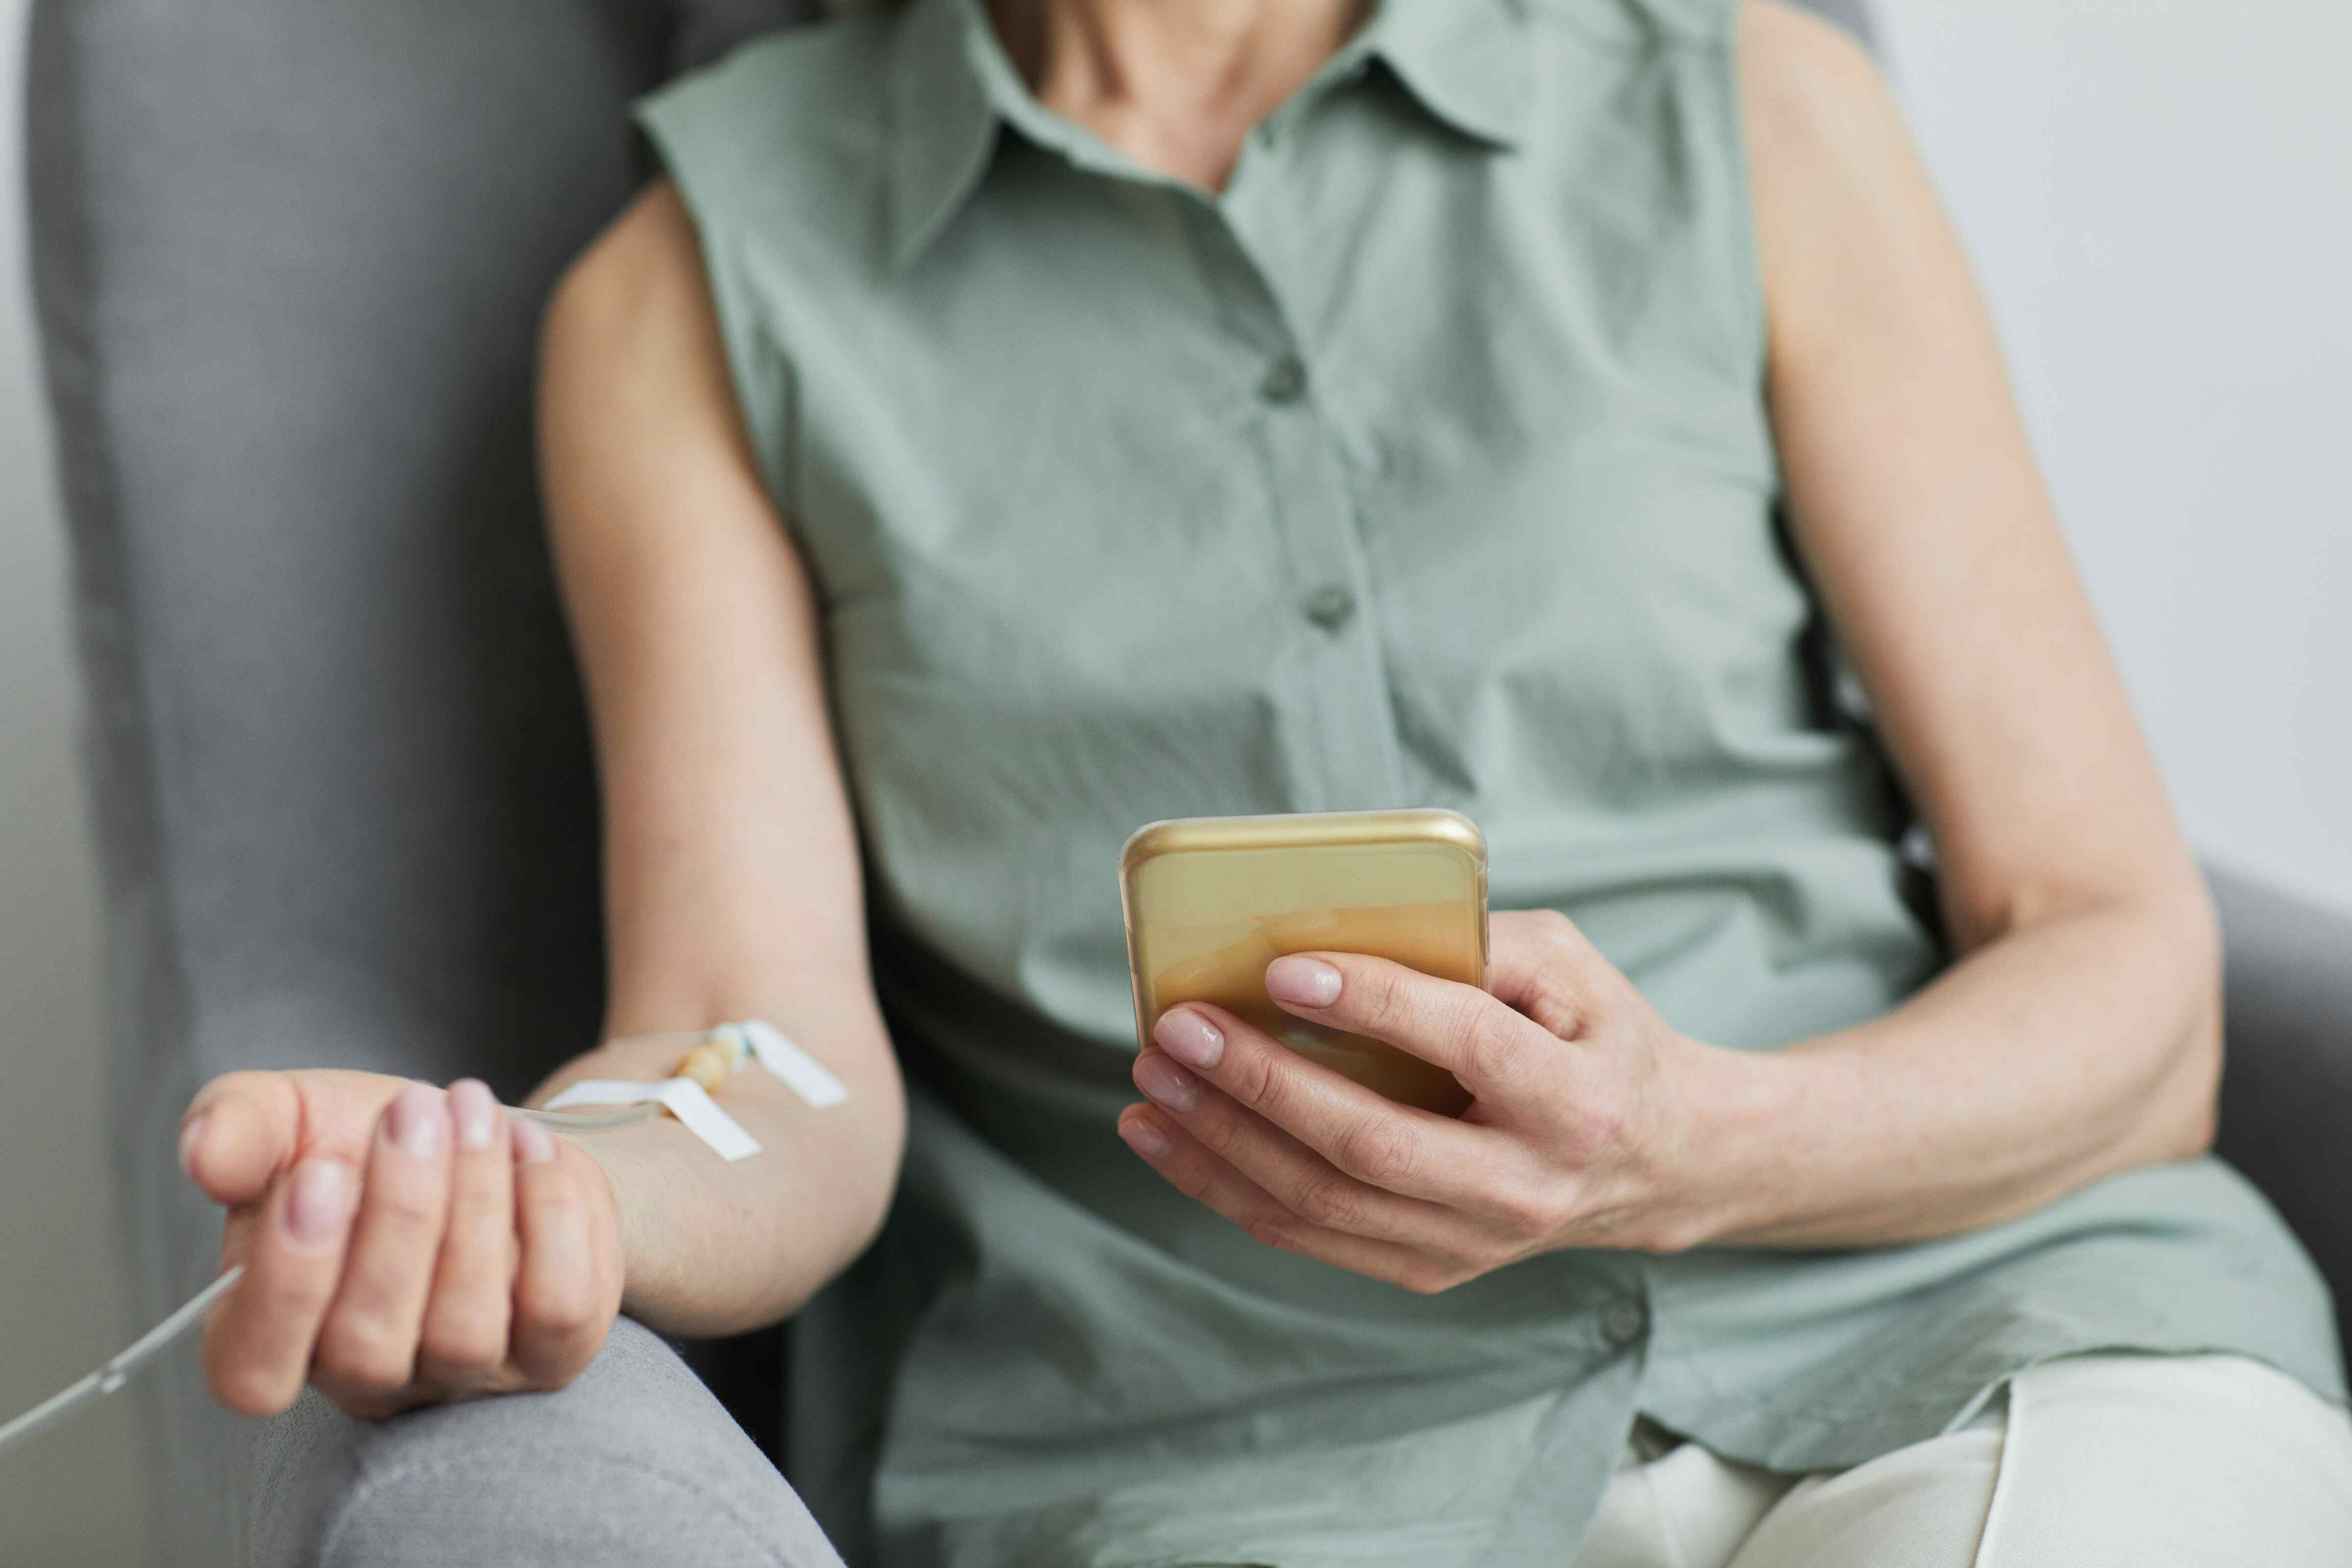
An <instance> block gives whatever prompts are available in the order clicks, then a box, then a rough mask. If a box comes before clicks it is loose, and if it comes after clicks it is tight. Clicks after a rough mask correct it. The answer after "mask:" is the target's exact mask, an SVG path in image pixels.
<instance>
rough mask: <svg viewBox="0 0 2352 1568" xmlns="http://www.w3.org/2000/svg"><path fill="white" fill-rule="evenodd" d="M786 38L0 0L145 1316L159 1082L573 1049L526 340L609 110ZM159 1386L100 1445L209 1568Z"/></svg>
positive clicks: (568, 768)
mask: <svg viewBox="0 0 2352 1568" xmlns="http://www.w3.org/2000/svg"><path fill="white" fill-rule="evenodd" d="M799 10H800V6H799V5H796V4H794V3H793V0H699V4H697V5H686V4H681V5H678V6H677V7H675V8H673V7H672V6H671V5H667V4H663V3H661V0H575V3H572V4H566V5H549V4H546V3H544V0H471V3H469V4H467V5H385V4H382V3H381V0H206V3H205V4H203V5H173V4H158V3H156V0H37V5H36V6H35V8H34V11H33V16H32V25H31V37H30V43H29V53H28V57H27V58H28V72H29V74H28V79H27V84H26V85H27V98H28V101H27V110H28V120H27V134H28V146H27V154H28V174H29V177H30V191H31V197H32V219H33V223H32V232H33V239H34V257H33V261H34V280H35V288H36V295H37V306H38V310H39V316H40V326H41V335H42V345H43V350H44V353H45V356H46V363H47V375H48V385H49V392H50V395H51V399H52V402H53V405H54V406H55V409H56V413H57V424H58V437H59V442H60V448H61V452H60V456H61V459H62V460H61V470H62V473H63V477H64V483H65V489H66V499H67V510H68V518H69V521H70V527H71V531H72V558H73V562H74V570H75V592H76V595H77V600H78V605H77V608H78V626H79V639H80V646H81V652H82V657H83V664H84V668H85V674H86V710H87V715H88V718H87V722H86V731H85V733H86V742H85V744H86V751H87V761H88V764H89V776H90V780H91V784H92V788H93V791H94V795H95V797H96V805H97V810H96V821H97V827H98V837H99V840H100V858H101V863H102V867H103V873H104V877H105V880H106V894H107V904H108V910H109V923H110V944H111V952H112V961H111V963H110V987H111V991H112V995H111V998H110V1001H111V1018H112V1023H111V1029H112V1036H113V1040H114V1047H115V1050H114V1055H115V1061H114V1072H113V1079H114V1082H115V1084H116V1085H117V1092H118V1106H117V1115H116V1118H115V1139H116V1145H117V1151H118V1154H119V1156H120V1162H121V1165H122V1167H123V1173H124V1180H123V1182H122V1190H123V1192H124V1193H125V1194H126V1201H127V1204H128V1206H129V1210H130V1218H131V1225H132V1228H133V1232H134V1243H135V1247H136V1251H137V1255H138V1257H139V1259H140V1273H141V1279H139V1281H138V1288H137V1290H136V1292H135V1294H136V1297H137V1304H138V1307H139V1309H140V1310H142V1311H143V1312H144V1313H145V1314H146V1315H147V1316H148V1317H149V1318H150V1319H152V1317H154V1316H156V1315H158V1314H159V1313H160V1311H161V1310H163V1309H164V1308H165V1307H166V1306H167V1305H168V1304H169V1303H170V1302H173V1301H175V1300H178V1299H180V1298H183V1297H184V1296H185V1295H186V1294H187V1293H188V1292H189V1291H190V1290H192V1289H194V1285H195V1284H197V1283H199V1282H201V1281H202V1280H203V1279H205V1278H208V1277H209V1275H210V1273H211V1271H212V1268H213V1267H214V1255H215V1254H214V1247H215V1243H214V1240H213V1237H215V1235H216V1233H217V1222H216V1216H215V1215H211V1214H209V1213H207V1212H206V1211H205V1209H204V1207H203V1205H198V1204H196V1203H194V1201H193V1199H192V1198H191V1197H190V1195H189V1193H188V1190H187V1188H186V1184H184V1182H182V1181H181V1180H180V1179H179V1177H178V1174H177V1172H176V1170H175V1169H174V1168H173V1157H172V1147H173V1139H172V1136H171V1129H172V1126H173V1121H175V1120H176V1118H177V1116H178V1113H179V1110H180V1108H181V1107H182V1106H184V1104H185V1103H186V1101H187V1097H188V1095H189V1093H190V1092H192V1090H193V1089H194V1087H195V1086H196V1084H197V1083H198V1082H200V1081H201V1080H202V1079H205V1078H207V1077H209V1076H211V1075H213V1074H215V1073H217V1072H221V1071H224V1070H227V1069H229V1068H243V1067H266V1066H281V1065H292V1064H297V1063H300V1064H311V1065H317V1064H341V1065H350V1066H357V1067H368V1068H381V1069H384V1070H390V1071H395V1072H402V1073H407V1074H413V1075H419V1076H431V1077H436V1078H444V1079H446V1078H447V1077H449V1076H452V1075H455V1074H457V1073H459V1072H464V1071H477V1072H486V1073H487V1075H488V1077H490V1078H491V1079H492V1080H493V1082H494V1083H495V1084H496V1085H497V1087H499V1089H501V1090H502V1091H505V1092H508V1093H509V1094H512V1093H519V1092H520V1091H521V1090H523V1089H526V1088H527V1087H528V1086H529V1085H530V1082H531V1081H532V1080H533V1079H534V1078H535V1077H536V1076H537V1075H538V1074H540V1073H541V1072H542V1071H544V1070H545V1069H546V1068H548V1067H550V1066H551V1065H552V1064H553V1063H554V1062H556V1061H557V1060H559V1059H560V1058H562V1056H563V1055H565V1054H566V1053H567V1052H569V1051H571V1050H572V1049H575V1048H577V1047H580V1046H582V1045H583V1044H584V1043H585V1042H587V1041H588V1040H589V1039H590V1038H591V1037H593V1029H594V1027H595V1024H596V1020H597V1016H598V1013H599V1010H600V1007H601V995H600V993H601V990H602V981H601V974H600V956H599V955H600V942H599V936H598V924H599V921H598V908H597V877H596V856H595V811H594V800H593V783H592V779H591V773H590V768H589V759H588V752H587V748H586V743H585V729H584V725H583V717H582V709H581V700H580V697H579V693H578V685H577V681H576V679H575V678H574V675H573V671H572V665H571V662H570V659H569V657H568V654H567V650H566V647H565V643H564V638H563V636H562V626H561V622H560V618H559V616H558V613H557V606H556V601H555V596H554V594H553V590H552V586H551V576H550V573H549V570H548V566H547V564H546V561H545V552H544V548H543V544H542V542H541V531H540V524H539V515H538V501H537V498H536V494H535V487H534V484H533V479H532V465H531V458H530V439H529V433H530V367H531V357H532V344H533V339H534V336H535V329H536V325H537V321H538V318H539V312H540V307H541V300H543V299H544V298H545V296H546V294H547V291H548V289H549V287H550V285H551V281H552V279H554V277H555V275H556V273H557V271H558V270H559V268H562V265H563V264H564V262H565V261H566V260H567V259H568V258H570V257H572V255H573V254H574V253H576V252H577V251H578V250H579V249H580V248H581V247H583V245H584V244H585V243H586V242H587V241H588V239H589V238H590V237H592V236H593V234H594V233H595V232H596V230H597V229H598V228H599V227H600V226H602V225H603V224H604V222H605V221H607V220H608V219H609V218H610V217H611V216H612V215H613V214H614V212H615V211H617V210H618V208H619V207H620V205H622V203H623V202H624V201H625V199H626V197H627V195H628V194H629V191H630V189H631V187H632V185H633V184H634V183H635V179H636V177H637V175H638V174H639V172H640V171H638V170H637V169H636V168H635V166H634V165H633V162H632V159H633V151H632V147H631V144H630V141H629V136H628V132H627V130H626V124H625V114H624V110H625V104H626V102H627V100H628V99H629V98H630V97H631V96H633V95H634V94H635V93H637V92H640V91H642V90H644V89H646V88H648V87H650V86H652V85H654V84H655V83H656V82H657V81H658V80H659V79H661V78H662V77H663V76H665V75H666V74H667V72H668V71H669V70H670V69H671V68H673V66H674V64H675V63H677V60H678V59H679V58H683V56H685V55H687V54H691V55H692V56H694V57H696V58H701V57H706V56H708V55H709V54H711V53H714V52H716V51H717V50H718V49H719V47H723V45H724V43H725V42H727V41H728V40H729V39H730V38H731V37H736V36H740V34H742V33H744V32H747V31H751V30H753V29H755V28H757V27H759V26H765V25H771V24H772V23H774V22H776V21H778V20H780V19H783V18H785V17H788V16H793V15H796V14H798V12H799ZM175 1364H177V1363H175ZM183 1370H184V1369H183ZM159 1392H160V1394H161V1396H162V1397H163V1400H164V1402H165V1404H166V1405H167V1406H168V1408H169V1411H170V1414H169V1416H168V1417H167V1418H165V1419H150V1420H147V1421H145V1422H142V1424H141V1425H142V1429H143V1430H144V1431H145V1432H147V1433H149V1434H152V1438H151V1441H152V1453H151V1456H150V1457H151V1458H152V1459H153V1460H154V1461H155V1462H156V1463H157V1464H158V1465H159V1466H168V1468H170V1470H171V1471H172V1472H173V1488H174V1490H175V1491H176V1493H177V1496H176V1498H175V1499H174V1500H173V1505H172V1511H171V1512H170V1514H169V1515H168V1518H169V1520H170V1525H169V1529H170V1531H171V1533H170V1534H169V1535H166V1534H163V1533H154V1534H152V1535H151V1539H152V1540H153V1541H156V1542H162V1541H164V1540H167V1539H169V1540H172V1541H173V1543H174V1544H173V1552H172V1553H171V1557H172V1560H173V1561H174V1562H183V1561H184V1562H205V1561H208V1560H210V1559H211V1557H212V1556H213V1555H214V1554H215V1549H216V1548H217V1543H218V1541H219V1540H220V1539H225V1538H226V1534H227V1533H231V1532H233V1531H234V1529H235V1521H234V1520H233V1519H232V1518H229V1517H226V1514H233V1512H234V1510H235V1508H236V1504H235V1501H234V1494H235V1492H236V1485H235V1483H234V1478H235V1476H236V1468H235V1467H236V1463H237V1462H238V1461H237V1459H236V1456H237V1455H238V1454H240V1453H241V1452H242V1441H241V1439H240V1438H239V1437H238V1436H237V1432H238V1428H236V1427H235V1426H233V1425H228V1426H220V1425H208V1423H211V1422H213V1420H214V1417H213V1416H212V1415H211V1406H210V1405H209V1402H208V1401H207V1400H205V1396H204V1394H203V1391H202V1389H201V1388H199V1387H196V1386H194V1383H193V1380H192V1379H190V1378H188V1377H186V1376H180V1377H179V1378H178V1379H177V1381H176V1382H175V1383H171V1384H166V1385H165V1386H164V1387H163V1389H162V1390H160V1391H159ZM225 1510H226V1513H225ZM199 1535H208V1536H210V1537H212V1538H213V1544H212V1545H206V1544H205V1543H204V1542H199V1541H198V1540H197V1539H196V1538H197V1537H198V1536H199ZM158 1549H159V1550H161V1548H160V1547H159V1548H158Z"/></svg>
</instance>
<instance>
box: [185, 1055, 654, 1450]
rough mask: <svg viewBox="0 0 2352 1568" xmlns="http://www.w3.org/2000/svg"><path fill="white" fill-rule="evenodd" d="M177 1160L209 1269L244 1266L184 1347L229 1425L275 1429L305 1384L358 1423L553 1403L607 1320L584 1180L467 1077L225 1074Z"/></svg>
mask: <svg viewBox="0 0 2352 1568" xmlns="http://www.w3.org/2000/svg"><path fill="white" fill-rule="evenodd" d="M180 1158H181V1163H183V1164H184V1166H186V1168H187V1171H188V1174H189V1175H190V1177H191V1178H193V1179H194V1181H195V1183H196V1184H197V1185H198V1186H200V1187H202V1188H203V1189H204V1190H205V1193H207V1194H210V1195H211V1196H212V1197H213V1198H214V1199H215V1200H217V1201H218V1202H220V1203H222V1204H224V1205H227V1207H228V1211H229V1212H228V1222H227V1227H226V1231H225V1233H224V1235H223V1237H222V1245H221V1266H222V1268H225V1269H226V1268H229V1267H231V1266H233V1265H236V1264H238V1263H242V1264H244V1265H245V1269H246V1272H245V1278H244V1279H242V1280H240V1281H239V1282H238V1283H237V1284H236V1287H235V1288H234V1289H231V1290H230V1292H229V1294H228V1295H227V1297H226V1298H225V1299H224V1300H222V1301H221V1303H220V1305H219V1306H218V1307H216V1308H215V1310H214V1311H213V1314H212V1318H211V1321H209V1322H208V1323H207V1324H206V1325H205V1369H206V1371H207V1373H209V1375H210V1377H211V1380H212V1386H213V1390H214V1392H215V1394H217V1395H218V1396H219V1398H220V1400H221V1402H222V1403H223V1404H225V1405H228V1406H229V1407H230V1408H231V1409H234V1410H238V1411H242V1412H244V1413H246V1414H247V1415H274V1414H276V1413H277V1412H278V1411H281V1410H284V1409H285V1408H286V1407H287V1406H288V1405H291V1404H292V1403H293V1401H294V1396H295V1394H298V1393H299V1392H300V1390H301V1387H302V1384H303V1383H304V1382H305V1381H309V1382H312V1383H316V1384H318V1385H319V1388H320V1391H321V1392H322V1393H324V1394H327V1395H328V1397H330V1398H331V1399H332V1400H334V1402H335V1403H336V1404H338V1405H341V1406H342V1407H343V1408H344V1409H345V1410H346V1411H348V1412H350V1413H351V1414H352V1415H356V1416H361V1417H363V1418H365V1417H373V1416H381V1415H392V1414H394V1413H395V1412H397V1411H401V1410H405V1409H408V1408H410V1407H411V1406H414V1405H429V1404H436V1403H440V1402H444V1401H447V1400H453V1399H462V1398H466V1397H468V1396H470V1395H473V1394H488V1393H500V1392H508V1391H513V1390H520V1389H544V1388H558V1387H561V1386H562V1385H563V1384H566V1383H568V1382H570V1381H571V1380H572V1378H573V1377H575V1376H576V1375H578V1373H580V1371H581V1369H582V1368H583V1367H585V1366H586V1365H587V1364H588V1363H589V1362H590V1361H591V1360H592V1359H593V1357H594V1356H595V1354H596V1352H597V1351H598V1350H599V1349H601V1348H602V1347H603V1345H604V1337H605V1334H606V1332H607V1331H609V1330H610V1329H611V1327H612V1324H613V1319H614V1315H615V1313H616V1312H617V1311H618V1310H619V1307H620V1298H621V1282H622V1268H621V1255H620V1242H619V1226H618V1222H617V1218H616V1205H615V1204H614V1195H613V1190H612V1186H611V1184H610V1183H609V1182H607V1181H606V1179H605V1176H604V1172H603V1171H602V1170H601V1169H600V1168H599V1167H598V1165H597V1163H596V1162H595V1161H594V1160H593V1159H591V1158H590V1157H589V1156H588V1155H587V1154H586V1153H584V1152H582V1151H581V1150H580V1149H579V1148H577V1147H575V1146H573V1145H572V1144H571V1143H568V1142H565V1141H563V1140H562V1139H560V1138H556V1137H554V1136H552V1135H551V1134H550V1133H549V1132H548V1131H547V1129H545V1128H544V1127H541V1126H540V1125H538V1124H537V1123H535V1122H531V1121H522V1120H513V1121H509V1118H508V1116H507V1114H506V1112H505V1110H503V1109H502V1108H501V1107H500V1106H499V1103H498V1101H497V1100H495V1099H494V1098H493V1097H492V1095H491V1094H490V1091H489V1090H488V1089H487V1088H486V1087H484V1086H483V1085H482V1084H481V1083H480V1082H478V1081H477V1080H475V1079H464V1080H462V1081H460V1082H458V1083H457V1084H456V1085H454V1086H453V1087H452V1088H450V1089H448V1090H447V1091H446V1092H445V1091H443V1090H441V1089H436V1088H434V1087H433V1086H431V1085H430V1084H425V1083H418V1082H415V1081H412V1080H410V1079H400V1078H390V1077H385V1076H383V1075H380V1074H376V1073H361V1072H324V1071H320V1072H240V1073H230V1074H228V1075H226V1077H223V1078H219V1079H215V1080H214V1081H213V1082H211V1083H209V1084H207V1085H205V1088H204V1089H202V1090H201V1091H200V1092H199V1093H198V1094H197V1096H196V1098H195V1100H194V1103H193V1104H191V1105H190V1106H189V1108H188V1114H187V1117H186V1120H185V1121H184V1124H183V1131H182V1133H181V1140H180Z"/></svg>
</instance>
